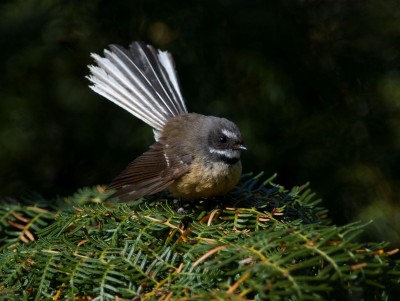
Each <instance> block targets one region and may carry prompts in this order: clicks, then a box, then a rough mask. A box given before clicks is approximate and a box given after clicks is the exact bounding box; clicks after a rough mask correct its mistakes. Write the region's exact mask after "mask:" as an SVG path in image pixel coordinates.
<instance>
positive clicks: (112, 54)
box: [87, 42, 187, 137]
mask: <svg viewBox="0 0 400 301" xmlns="http://www.w3.org/2000/svg"><path fill="white" fill-rule="evenodd" d="M91 56H92V57H93V58H94V60H95V61H96V63H97V66H93V65H90V66H89V69H90V73H91V74H90V75H89V76H87V78H88V79H89V80H90V81H91V83H92V85H90V88H91V89H93V90H94V91H95V92H97V93H98V94H100V95H102V96H104V97H105V98H107V99H108V100H110V101H112V102H114V103H115V104H117V105H118V106H120V107H122V108H123V109H125V110H126V111H128V112H129V113H131V114H133V115H134V116H136V117H137V118H139V119H141V120H143V121H144V122H146V123H147V124H149V125H150V126H151V127H152V128H153V129H155V130H156V132H158V131H161V130H162V128H163V127H164V125H165V123H166V122H167V121H168V120H169V119H170V118H172V117H174V116H176V115H179V114H183V113H187V109H186V105H185V102H184V100H183V98H182V94H181V91H180V86H179V81H178V76H177V74H176V72H175V65H174V61H173V59H172V56H171V55H170V54H169V53H168V52H166V51H160V50H156V49H154V48H153V47H152V46H150V45H146V44H144V43H143V42H133V43H132V44H131V45H130V47H129V49H126V48H124V47H121V46H118V45H110V50H107V49H106V50H104V56H105V57H101V56H99V55H97V54H94V53H92V54H91ZM156 137H157V135H156Z"/></svg>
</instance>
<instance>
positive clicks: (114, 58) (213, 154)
mask: <svg viewBox="0 0 400 301" xmlns="http://www.w3.org/2000/svg"><path fill="white" fill-rule="evenodd" d="M109 48H110V49H109V50H107V49H105V50H104V56H105V57H101V56H99V55H97V54H93V53H92V54H91V56H92V57H93V58H94V60H95V61H96V63H97V66H89V69H90V73H91V74H90V75H89V76H88V77H87V78H88V79H89V80H90V81H91V85H90V88H91V89H93V90H94V91H95V92H97V93H99V94H100V95H102V96H104V97H105V98H107V99H108V100H110V101H112V102H114V103H115V104H117V105H118V106H120V107H122V108H123V109H125V110H126V111H128V112H129V113H131V114H132V115H134V116H136V117H137V118H139V119H141V120H143V121H144V122H146V123H147V124H148V125H150V126H151V127H152V128H153V131H154V137H155V140H156V142H155V143H154V144H153V145H151V146H150V149H149V150H148V151H146V152H145V153H143V154H142V155H141V156H139V157H138V158H136V159H135V160H134V161H133V162H131V163H130V164H129V165H128V166H127V167H126V169H125V170H124V171H123V172H122V173H121V174H120V175H119V176H117V177H116V178H115V179H114V180H113V182H112V183H111V184H110V186H109V187H108V189H116V190H117V191H116V192H115V193H114V194H113V195H112V196H111V197H118V198H119V199H120V200H121V201H129V200H133V199H136V198H139V197H142V196H146V195H151V194H154V193H157V192H159V191H162V190H164V189H166V188H167V189H168V190H169V191H170V192H171V193H172V194H173V195H174V196H176V197H182V198H184V199H189V200H191V199H195V198H203V197H212V196H221V195H224V194H226V193H227V192H228V191H229V190H231V189H232V188H233V187H234V186H235V185H236V184H237V182H238V181H239V178H240V175H241V172H242V165H241V162H240V153H241V152H242V151H243V150H246V147H245V146H244V144H243V140H242V135H241V133H240V130H239V128H238V127H237V126H236V125H235V124H234V123H233V122H232V121H229V120H227V119H225V118H219V117H214V116H204V115H200V114H196V113H188V111H187V109H186V105H185V101H184V99H183V97H182V94H181V90H180V86H179V82H178V76H177V74H176V71H175V64H174V61H173V58H172V56H171V55H170V54H169V53H168V52H166V51H160V50H156V49H154V48H153V47H152V46H150V45H146V44H144V43H143V42H133V43H132V44H131V45H130V47H129V49H126V48H124V47H121V46H118V45H110V46H109Z"/></svg>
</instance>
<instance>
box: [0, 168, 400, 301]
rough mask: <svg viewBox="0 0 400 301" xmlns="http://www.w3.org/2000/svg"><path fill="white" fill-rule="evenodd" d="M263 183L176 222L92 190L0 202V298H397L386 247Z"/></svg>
mask: <svg viewBox="0 0 400 301" xmlns="http://www.w3.org/2000/svg"><path fill="white" fill-rule="evenodd" d="M272 180H273V178H271V179H268V180H267V181H264V182H263V183H261V181H260V179H259V176H256V177H253V176H251V175H246V176H244V177H243V179H242V181H241V183H240V185H239V186H238V187H237V188H236V189H235V190H234V191H233V192H232V193H231V194H230V195H229V196H227V197H226V198H225V199H224V200H222V199H221V200H216V199H214V200H207V201H206V200H204V201H199V202H196V203H193V204H186V205H185V210H186V214H185V215H182V214H178V213H177V205H176V203H174V201H173V200H170V199H168V198H164V197H163V196H162V195H159V196H158V197H157V198H156V199H153V200H145V199H141V200H138V201H136V202H135V203H132V204H110V203H106V202H104V200H105V198H106V197H107V194H105V193H104V191H103V190H102V189H101V188H100V187H96V188H91V189H88V188H85V189H82V190H80V191H79V192H78V193H76V194H75V195H74V196H72V197H69V198H66V199H63V200H61V199H59V200H56V201H55V202H53V203H52V205H51V207H49V206H47V208H44V207H43V205H41V207H40V206H33V205H16V204H9V203H6V202H4V203H3V204H2V207H1V209H0V218H1V219H0V235H1V237H2V238H1V241H0V243H1V250H2V252H1V253H0V275H1V276H0V298H4V299H10V300H22V299H25V300H47V299H49V300H50V299H52V300H61V299H68V300H75V299H86V300H87V299H92V300H115V299H116V298H119V299H120V300H121V299H123V300H138V299H142V300H170V299H174V300H249V299H254V300H283V299H285V300H317V299H335V298H344V297H345V296H352V297H353V298H360V299H365V300H375V299H381V298H383V299H385V298H386V299H388V298H389V297H390V296H391V294H394V293H395V291H396V289H397V290H398V285H399V282H400V264H399V262H398V261H395V260H391V259H390V255H392V253H395V251H396V250H394V251H387V250H386V247H387V246H386V244H384V243H368V244H366V243H359V242H357V240H356V237H357V235H358V234H359V233H360V232H361V231H362V229H363V227H364V225H362V224H359V223H353V224H349V225H345V226H335V225H332V224H331V222H330V221H329V220H328V219H327V218H326V210H325V209H324V208H321V207H319V206H318V203H319V201H318V200H315V199H314V195H313V194H312V193H311V191H310V190H309V189H308V188H307V187H306V186H307V185H305V186H304V187H295V188H293V189H292V190H291V191H287V190H285V189H284V188H283V187H281V186H278V185H275V184H273V183H272ZM31 201H34V200H31ZM218 203H223V204H224V205H223V206H222V205H221V204H220V206H215V205H216V204H218ZM57 208H58V209H57Z"/></svg>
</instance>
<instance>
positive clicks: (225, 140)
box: [219, 136, 228, 143]
mask: <svg viewBox="0 0 400 301" xmlns="http://www.w3.org/2000/svg"><path fill="white" fill-rule="evenodd" d="M227 141H228V139H227V138H226V136H219V142H221V143H226V142H227Z"/></svg>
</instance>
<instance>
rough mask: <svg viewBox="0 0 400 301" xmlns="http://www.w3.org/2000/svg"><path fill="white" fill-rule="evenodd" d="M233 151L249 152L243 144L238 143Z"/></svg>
mask: <svg viewBox="0 0 400 301" xmlns="http://www.w3.org/2000/svg"><path fill="white" fill-rule="evenodd" d="M233 149H236V150H240V151H245V150H247V147H245V146H244V144H243V143H236V144H235V145H234V146H233Z"/></svg>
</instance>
